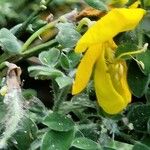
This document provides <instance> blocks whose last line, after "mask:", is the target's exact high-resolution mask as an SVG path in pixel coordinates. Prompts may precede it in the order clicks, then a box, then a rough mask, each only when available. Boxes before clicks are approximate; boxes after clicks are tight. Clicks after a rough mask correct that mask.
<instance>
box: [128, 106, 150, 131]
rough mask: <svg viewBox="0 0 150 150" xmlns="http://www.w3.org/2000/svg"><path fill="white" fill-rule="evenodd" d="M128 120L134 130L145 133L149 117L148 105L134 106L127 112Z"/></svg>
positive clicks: (149, 107) (149, 109)
mask: <svg viewBox="0 0 150 150" xmlns="http://www.w3.org/2000/svg"><path fill="white" fill-rule="evenodd" d="M127 117H128V119H129V122H130V123H132V124H133V127H134V130H136V131H139V132H144V133H147V129H148V125H147V124H148V121H149V118H150V105H145V104H143V105H137V106H134V107H133V108H132V109H131V111H130V112H129V113H128V116H127Z"/></svg>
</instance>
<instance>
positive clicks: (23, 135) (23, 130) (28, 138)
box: [13, 118, 37, 150]
mask: <svg viewBox="0 0 150 150" xmlns="http://www.w3.org/2000/svg"><path fill="white" fill-rule="evenodd" d="M36 136H37V126H36V125H35V123H34V122H33V121H32V120H31V119H29V118H25V119H24V120H23V122H22V124H21V125H20V126H19V129H18V131H17V132H16V133H15V134H14V135H13V138H14V139H15V140H16V146H17V147H18V149H19V150H27V149H28V148H29V146H30V144H31V143H32V142H33V141H34V140H35V138H36Z"/></svg>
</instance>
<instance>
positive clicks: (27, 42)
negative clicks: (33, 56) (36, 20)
mask: <svg viewBox="0 0 150 150" xmlns="http://www.w3.org/2000/svg"><path fill="white" fill-rule="evenodd" d="M56 23H57V20H56V21H54V22H51V23H49V24H47V25H45V26H43V27H42V28H40V29H39V30H38V31H36V32H35V33H34V34H32V35H31V36H30V37H29V39H28V40H27V41H26V42H25V43H24V45H23V46H22V49H21V53H22V52H24V51H25V50H27V48H28V47H29V45H30V44H31V43H32V42H33V41H34V40H35V39H36V38H37V37H38V36H40V34H41V33H43V32H44V31H46V30H47V29H50V28H53V27H54V26H55V24H56Z"/></svg>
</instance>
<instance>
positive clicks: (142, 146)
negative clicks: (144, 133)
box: [132, 143, 150, 150]
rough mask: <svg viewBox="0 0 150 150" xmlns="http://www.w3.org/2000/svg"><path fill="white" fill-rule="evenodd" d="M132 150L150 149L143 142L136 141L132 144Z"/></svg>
mask: <svg viewBox="0 0 150 150" xmlns="http://www.w3.org/2000/svg"><path fill="white" fill-rule="evenodd" d="M132 150H150V148H149V147H148V146H146V145H145V144H142V143H137V144H135V145H134V147H133V149H132Z"/></svg>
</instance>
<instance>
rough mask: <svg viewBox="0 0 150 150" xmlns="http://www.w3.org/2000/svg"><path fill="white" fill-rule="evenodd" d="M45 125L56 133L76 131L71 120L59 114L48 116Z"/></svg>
mask: <svg viewBox="0 0 150 150" xmlns="http://www.w3.org/2000/svg"><path fill="white" fill-rule="evenodd" d="M43 123H44V124H45V125H47V126H48V127H49V128H50V129H52V130H56V131H69V130H73V129H74V122H73V121H72V120H71V119H70V118H68V117H66V116H64V115H61V114H58V113H50V114H48V115H47V116H46V118H45V119H44V121H43Z"/></svg>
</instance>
